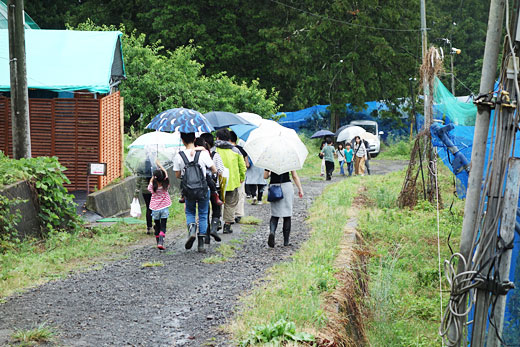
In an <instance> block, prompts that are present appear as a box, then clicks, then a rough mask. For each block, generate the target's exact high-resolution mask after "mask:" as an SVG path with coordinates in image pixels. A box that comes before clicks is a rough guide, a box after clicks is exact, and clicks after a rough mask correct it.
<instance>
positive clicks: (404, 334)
mask: <svg viewBox="0 0 520 347" xmlns="http://www.w3.org/2000/svg"><path fill="white" fill-rule="evenodd" d="M366 178H367V177H366ZM403 179H404V172H403V171H401V172H397V173H392V174H389V175H386V176H383V177H368V178H367V179H366V180H365V182H364V186H365V187H366V188H367V190H366V192H365V193H364V195H365V201H366V205H368V206H367V207H365V208H363V210H362V211H361V213H360V215H359V225H358V229H359V230H360V231H361V234H362V235H363V237H364V239H365V244H366V245H367V247H368V251H369V252H370V253H371V254H372V255H373V256H372V257H371V258H370V260H369V263H368V272H369V278H370V281H369V293H370V297H369V301H368V302H367V303H366V304H367V307H368V308H369V312H370V315H369V318H368V322H366V323H367V326H368V329H367V330H368V337H369V341H370V345H372V346H433V345H438V346H440V345H441V340H440V337H439V336H438V329H439V324H440V316H441V308H440V296H439V275H438V257H437V211H436V206H432V205H431V204H430V203H428V202H425V201H421V202H419V204H418V205H417V206H416V207H415V208H414V209H413V210H410V209H399V208H397V207H396V200H397V196H398V194H399V192H400V190H401V186H402V182H403ZM451 179H452V178H451V173H449V172H448V171H447V169H446V168H445V167H443V168H442V170H441V172H440V175H439V183H440V187H441V193H442V196H443V201H444V202H445V204H446V206H447V207H448V208H445V209H441V210H440V243H441V262H442V261H444V259H448V258H449V256H450V254H451V253H450V251H449V247H448V237H450V234H451V237H450V244H451V247H452V248H453V249H454V250H457V249H458V244H459V236H460V230H461V228H462V219H463V211H464V201H462V200H459V199H457V198H456V197H454V196H453V189H454V188H453V183H452V181H451ZM452 201H453V206H452V207H451V209H450V208H449V206H450V205H451V203H452ZM442 279H443V282H442V289H443V291H446V290H448V286H447V283H446V282H445V280H444V274H443V275H442ZM448 299H449V297H448V293H443V305H444V306H445V305H446V303H447V301H448Z"/></svg>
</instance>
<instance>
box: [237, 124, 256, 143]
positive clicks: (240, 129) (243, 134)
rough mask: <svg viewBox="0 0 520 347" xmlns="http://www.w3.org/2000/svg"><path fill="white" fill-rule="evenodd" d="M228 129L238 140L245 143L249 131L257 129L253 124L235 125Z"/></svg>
mask: <svg viewBox="0 0 520 347" xmlns="http://www.w3.org/2000/svg"><path fill="white" fill-rule="evenodd" d="M230 128H231V130H233V131H234V132H235V134H237V137H238V138H240V139H242V140H244V141H247V139H248V137H249V134H250V133H251V131H253V130H255V129H256V128H258V127H257V126H256V125H253V124H237V125H232V126H230Z"/></svg>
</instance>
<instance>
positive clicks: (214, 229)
mask: <svg viewBox="0 0 520 347" xmlns="http://www.w3.org/2000/svg"><path fill="white" fill-rule="evenodd" d="M219 222H220V218H212V219H211V228H210V229H209V234H210V235H211V236H212V237H213V238H214V239H215V241H217V242H220V241H222V239H221V238H220V236H218V234H217V229H218V223H219Z"/></svg>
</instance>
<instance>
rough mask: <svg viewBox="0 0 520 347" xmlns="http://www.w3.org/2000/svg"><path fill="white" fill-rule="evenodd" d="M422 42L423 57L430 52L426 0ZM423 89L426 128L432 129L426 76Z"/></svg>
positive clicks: (422, 12) (423, 8)
mask: <svg viewBox="0 0 520 347" xmlns="http://www.w3.org/2000/svg"><path fill="white" fill-rule="evenodd" d="M421 42H422V58H423V60H424V57H425V56H426V52H428V36H427V28H426V0H421ZM423 91H424V129H428V131H429V129H430V125H431V115H430V108H429V107H428V105H429V102H428V99H429V98H430V95H428V93H429V91H428V81H427V79H426V77H423Z"/></svg>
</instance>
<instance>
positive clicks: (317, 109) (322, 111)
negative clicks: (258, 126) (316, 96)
mask: <svg viewBox="0 0 520 347" xmlns="http://www.w3.org/2000/svg"><path fill="white" fill-rule="evenodd" d="M328 106H329V105H316V106H311V107H308V108H305V109H303V110H300V111H294V112H278V113H277V114H276V115H280V114H285V117H283V118H282V119H280V120H279V121H278V123H280V124H281V125H283V126H284V127H287V128H291V129H294V130H296V131H298V130H300V127H302V126H304V125H305V124H307V123H308V121H309V120H310V119H312V118H323V116H325V115H329V114H330V112H329V110H327V107H328Z"/></svg>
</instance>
